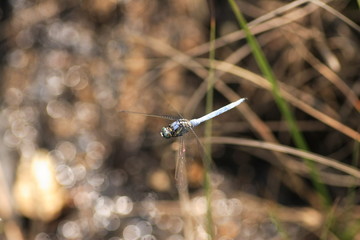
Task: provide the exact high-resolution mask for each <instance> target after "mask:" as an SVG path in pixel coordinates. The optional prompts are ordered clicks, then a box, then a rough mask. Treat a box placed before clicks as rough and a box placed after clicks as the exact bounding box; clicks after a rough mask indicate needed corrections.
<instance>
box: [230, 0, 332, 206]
mask: <svg viewBox="0 0 360 240" xmlns="http://www.w3.org/2000/svg"><path fill="white" fill-rule="evenodd" d="M228 2H229V4H230V7H231V8H232V11H233V12H234V14H235V17H236V19H237V21H238V23H239V25H240V27H241V28H242V29H243V30H244V32H245V35H246V39H247V42H248V44H249V46H250V47H251V50H252V52H253V55H254V57H255V60H256V62H257V64H258V66H259V68H260V70H261V72H262V74H263V75H264V77H265V78H266V79H267V80H268V81H269V82H270V83H271V85H272V93H273V96H274V99H275V102H276V104H277V106H278V108H279V109H280V111H281V114H282V116H284V118H285V120H286V122H287V125H288V127H289V129H290V134H291V136H292V138H293V140H294V142H295V144H296V146H297V147H298V148H300V149H302V150H308V146H307V143H306V141H305V139H304V137H303V135H302V133H301V131H300V130H299V128H298V126H297V123H296V120H295V117H294V115H293V113H292V111H291V110H290V107H289V105H288V103H287V102H286V101H285V100H284V98H283V97H282V95H281V92H280V88H279V86H278V83H277V80H276V78H275V75H274V73H273V71H272V69H271V67H270V65H269V63H268V61H267V60H266V58H265V55H264V53H263V51H262V50H261V48H260V45H259V44H258V42H257V41H256V39H255V37H254V36H253V35H252V33H251V31H250V30H249V28H248V25H247V22H246V20H245V18H244V16H243V15H242V13H241V12H240V9H239V8H238V6H237V4H236V3H235V1H234V0H228ZM304 160H305V162H306V164H307V166H308V167H309V169H310V171H311V177H312V181H313V184H314V186H315V188H316V190H317V191H318V193H319V194H320V196H321V198H322V200H323V204H324V205H325V206H329V205H330V197H329V193H328V190H327V188H326V187H325V185H324V184H322V182H321V180H320V177H319V173H318V171H317V170H316V169H315V166H314V163H313V162H312V161H310V160H308V159H304Z"/></svg>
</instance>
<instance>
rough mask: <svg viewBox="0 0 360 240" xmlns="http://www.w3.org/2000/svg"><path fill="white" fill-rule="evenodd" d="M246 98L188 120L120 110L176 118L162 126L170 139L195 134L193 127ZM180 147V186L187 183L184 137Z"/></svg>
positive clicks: (163, 132) (177, 173)
mask: <svg viewBox="0 0 360 240" xmlns="http://www.w3.org/2000/svg"><path fill="white" fill-rule="evenodd" d="M246 100H247V99H246V98H240V99H239V100H237V101H234V102H232V103H229V104H227V105H225V106H223V107H221V108H219V109H217V110H215V111H212V112H210V113H208V114H206V115H204V116H202V117H200V118H195V119H191V120H188V119H185V118H177V117H174V116H166V115H156V114H148V113H140V112H133V111H127V110H122V111H120V112H125V113H134V114H141V115H145V116H149V117H156V118H165V119H169V120H174V122H172V123H170V124H169V125H168V126H166V127H162V128H161V131H160V135H161V137H163V138H165V139H170V138H176V137H182V136H183V135H184V134H186V133H188V132H190V131H191V132H193V133H194V134H195V132H194V130H193V128H195V127H196V126H198V125H200V124H201V123H203V122H205V121H208V120H210V119H212V118H214V117H216V116H219V115H220V114H223V113H225V112H227V111H229V110H231V109H233V108H235V107H236V106H238V105H240V104H241V103H243V102H244V101H246ZM195 137H196V138H197V136H196V134H195ZM197 140H198V139H197ZM198 142H199V140H198ZM179 147H180V149H179V157H178V160H177V163H176V169H175V179H176V180H177V181H178V187H180V186H184V185H186V184H184V181H186V177H184V176H181V175H180V174H181V173H182V172H183V170H182V169H184V166H185V144H184V140H183V138H180V146H179Z"/></svg>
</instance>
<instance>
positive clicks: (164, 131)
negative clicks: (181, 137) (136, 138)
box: [160, 127, 172, 138]
mask: <svg viewBox="0 0 360 240" xmlns="http://www.w3.org/2000/svg"><path fill="white" fill-rule="evenodd" d="M160 135H161V136H162V137H163V138H171V137H172V133H171V129H170V128H169V127H163V128H161V132H160Z"/></svg>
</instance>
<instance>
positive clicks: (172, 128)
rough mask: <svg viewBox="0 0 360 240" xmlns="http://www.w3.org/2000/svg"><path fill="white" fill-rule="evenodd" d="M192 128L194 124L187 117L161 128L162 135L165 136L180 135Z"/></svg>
mask: <svg viewBox="0 0 360 240" xmlns="http://www.w3.org/2000/svg"><path fill="white" fill-rule="evenodd" d="M191 128H192V124H191V123H190V121H189V120H187V119H179V120H176V121H175V122H173V123H171V124H170V125H169V126H167V127H163V128H161V132H160V135H161V136H162V137H163V138H167V139H168V138H171V137H180V136H182V135H184V134H185V133H187V132H188V131H189V130H190V129H191Z"/></svg>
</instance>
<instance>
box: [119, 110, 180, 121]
mask: <svg viewBox="0 0 360 240" xmlns="http://www.w3.org/2000/svg"><path fill="white" fill-rule="evenodd" d="M119 113H130V114H138V115H144V116H146V117H154V118H162V119H169V120H174V121H175V120H178V119H179V117H175V116H171V115H157V114H149V113H142V112H134V111H128V110H120V111H119Z"/></svg>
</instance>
